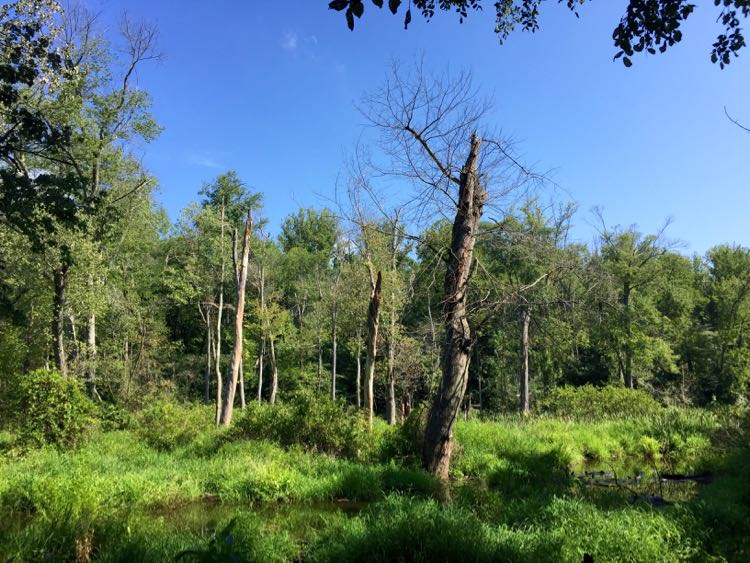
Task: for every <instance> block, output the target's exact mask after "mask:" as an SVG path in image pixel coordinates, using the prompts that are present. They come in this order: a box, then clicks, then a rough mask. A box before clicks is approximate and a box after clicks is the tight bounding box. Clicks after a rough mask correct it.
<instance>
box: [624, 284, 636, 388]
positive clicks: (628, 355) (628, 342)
mask: <svg viewBox="0 0 750 563" xmlns="http://www.w3.org/2000/svg"><path fill="white" fill-rule="evenodd" d="M630 291H631V288H630V282H629V281H628V280H626V281H625V284H624V286H623V291H622V304H623V307H624V313H625V369H624V371H623V379H624V383H625V387H627V388H628V389H632V388H633V345H632V337H633V330H632V323H631V318H630Z"/></svg>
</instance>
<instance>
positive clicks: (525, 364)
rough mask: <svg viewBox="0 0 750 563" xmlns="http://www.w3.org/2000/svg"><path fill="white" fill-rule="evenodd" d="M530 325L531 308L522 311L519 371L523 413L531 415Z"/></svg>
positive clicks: (525, 307)
mask: <svg viewBox="0 0 750 563" xmlns="http://www.w3.org/2000/svg"><path fill="white" fill-rule="evenodd" d="M529 324H531V307H530V306H528V305H526V306H524V307H523V308H522V309H521V348H520V362H521V364H520V371H519V398H520V401H521V405H520V406H521V412H522V413H523V414H525V415H527V414H529Z"/></svg>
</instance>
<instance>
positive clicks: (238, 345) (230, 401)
mask: <svg viewBox="0 0 750 563" xmlns="http://www.w3.org/2000/svg"><path fill="white" fill-rule="evenodd" d="M252 224H253V215H252V210H251V209H248V210H247V221H246V223H245V236H244V238H243V241H242V267H241V270H240V280H239V284H238V287H237V308H236V310H235V315H234V350H233V351H232V362H231V364H230V366H231V368H230V369H231V375H230V379H229V382H228V384H227V392H226V398H225V400H224V412H223V413H222V419H221V422H222V424H223V425H224V426H229V425H230V424H231V422H232V413H233V412H234V397H235V394H236V393H237V381H238V379H239V374H240V364H241V363H242V344H243V325H244V321H245V286H246V285H247V263H248V260H249V257H250V229H251V227H252Z"/></svg>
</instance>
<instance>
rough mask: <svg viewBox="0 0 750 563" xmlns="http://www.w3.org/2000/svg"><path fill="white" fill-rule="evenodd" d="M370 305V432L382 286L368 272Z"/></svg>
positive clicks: (367, 367) (367, 393)
mask: <svg viewBox="0 0 750 563" xmlns="http://www.w3.org/2000/svg"><path fill="white" fill-rule="evenodd" d="M370 286H371V288H372V290H371V292H370V305H369V307H368V309H367V343H366V346H365V349H366V354H367V356H366V359H365V376H366V377H367V386H366V387H365V399H366V401H367V412H368V427H369V429H370V430H372V424H373V419H374V418H375V356H376V354H377V352H378V327H379V326H380V290H381V288H382V286H383V276H382V274H381V273H380V272H378V277H377V280H376V279H374V274H373V271H372V270H370Z"/></svg>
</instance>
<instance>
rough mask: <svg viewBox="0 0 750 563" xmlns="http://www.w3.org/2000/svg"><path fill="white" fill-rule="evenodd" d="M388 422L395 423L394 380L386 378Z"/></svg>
mask: <svg viewBox="0 0 750 563" xmlns="http://www.w3.org/2000/svg"><path fill="white" fill-rule="evenodd" d="M388 424H390V425H391V426H393V425H394V424H396V381H395V380H394V379H393V378H390V379H389V380H388Z"/></svg>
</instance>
